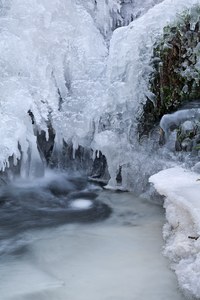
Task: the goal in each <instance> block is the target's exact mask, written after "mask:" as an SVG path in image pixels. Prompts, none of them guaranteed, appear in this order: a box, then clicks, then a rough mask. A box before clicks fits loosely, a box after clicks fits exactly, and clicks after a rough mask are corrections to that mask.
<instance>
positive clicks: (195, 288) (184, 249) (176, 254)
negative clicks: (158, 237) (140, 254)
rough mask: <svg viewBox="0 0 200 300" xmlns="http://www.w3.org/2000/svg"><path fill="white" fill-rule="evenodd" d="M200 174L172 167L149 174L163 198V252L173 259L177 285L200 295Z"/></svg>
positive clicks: (190, 292)
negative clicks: (164, 243)
mask: <svg viewBox="0 0 200 300" xmlns="http://www.w3.org/2000/svg"><path fill="white" fill-rule="evenodd" d="M199 178H200V175H199V174H196V173H192V172H190V171H187V170H184V169H183V168H179V167H175V168H170V169H167V170H164V171H161V172H159V173H157V174H155V175H153V176H151V177H150V179H149V181H150V182H152V183H153V184H154V186H155V188H156V190H157V191H158V192H159V193H160V194H161V195H164V196H165V197H166V199H165V204H164V207H165V209H166V218H167V224H166V225H165V226H164V230H163V235H164V239H165V241H166V246H165V254H166V255H167V256H168V257H169V258H170V260H171V261H172V262H173V268H174V270H175V272H176V275H177V277H178V281H179V285H180V286H181V288H182V289H183V290H184V292H185V293H186V294H187V295H193V296H195V297H197V298H199V297H200V238H199V236H200V181H199Z"/></svg>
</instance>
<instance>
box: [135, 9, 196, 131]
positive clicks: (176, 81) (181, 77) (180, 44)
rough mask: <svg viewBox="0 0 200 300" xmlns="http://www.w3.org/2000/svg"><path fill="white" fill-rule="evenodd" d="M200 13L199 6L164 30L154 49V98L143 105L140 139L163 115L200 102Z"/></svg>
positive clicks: (151, 83) (151, 81)
mask: <svg viewBox="0 0 200 300" xmlns="http://www.w3.org/2000/svg"><path fill="white" fill-rule="evenodd" d="M199 10H200V8H199V6H196V7H194V8H193V10H191V11H188V12H185V13H184V15H182V16H181V17H180V19H179V20H178V21H177V23H176V24H172V25H169V26H167V27H165V28H164V32H163V37H162V39H161V40H160V42H159V43H157V44H156V45H155V48H154V54H153V57H152V61H151V64H152V66H153V69H154V72H153V73H152V76H151V80H150V89H151V91H152V92H153V94H154V95H155V98H154V99H153V101H152V99H151V100H150V99H147V101H146V104H145V105H144V108H143V115H142V116H141V119H140V120H139V127H138V131H139V134H140V136H141V135H146V134H148V133H149V131H150V130H151V129H152V128H153V126H154V125H155V124H156V123H158V121H159V120H160V119H161V117H162V116H163V115H164V114H167V113H171V112H174V111H176V110H177V109H178V108H179V107H180V105H182V104H183V103H184V102H186V101H190V100H193V99H200V87H199V83H200V72H199V68H198V57H199V41H200V22H199V18H196V15H198V13H199ZM195 18H196V19H195Z"/></svg>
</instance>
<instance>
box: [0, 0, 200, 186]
mask: <svg viewBox="0 0 200 300" xmlns="http://www.w3.org/2000/svg"><path fill="white" fill-rule="evenodd" d="M197 2H198V1H196V0H191V1H187V0H164V1H156V0H145V1H143V3H142V5H141V3H140V1H131V0H130V1H122V2H121V1H119V0H109V1H104V0H96V1H93V0H87V1H81V0H76V1H71V0H57V1H53V2H51V3H50V2H49V1H47V0H41V1H37V0H32V1H25V0H15V1H12V0H10V1H4V0H1V2H0V32H1V40H0V52H1V56H0V66H1V68H0V95H1V102H0V114H1V117H0V127H1V131H0V140H1V143H0V168H1V169H2V170H5V168H6V167H9V164H10V162H11V161H12V163H14V165H16V164H17V163H19V161H21V164H22V167H21V172H22V174H24V173H25V174H27V172H28V173H33V174H34V171H27V170H24V168H25V169H26V165H27V159H29V163H28V165H29V166H33V168H34V163H33V162H34V161H35V162H36V164H37V165H40V166H42V161H41V160H40V156H39V153H37V151H38V150H37V145H36V140H37V139H36V136H37V135H38V134H40V133H41V132H43V133H45V134H46V140H47V141H48V138H49V136H48V135H49V131H48V124H49V123H50V124H51V126H52V128H53V131H54V134H55V135H56V138H55V145H54V149H61V148H62V145H63V140H64V141H65V143H67V144H72V145H73V148H74V156H76V150H77V149H78V147H79V146H81V147H83V148H85V149H92V151H93V153H94V156H95V151H101V153H102V154H103V155H105V157H106V160H107V164H108V172H109V174H110V177H111V179H110V182H109V186H111V187H115V186H116V184H117V182H116V175H117V173H118V172H119V168H120V169H121V176H122V185H123V187H124V188H128V189H131V188H133V186H134V184H133V179H132V178H133V177H137V178H138V174H141V173H142V174H143V175H144V174H148V172H149V170H151V169H152V166H151V165H152V161H154V158H153V157H152V158H151V159H148V161H149V162H148V161H147V159H146V158H147V157H148V156H149V155H150V151H149V148H150V146H149V145H147V147H144V149H143V150H142V151H140V150H139V151H138V141H137V140H138V139H137V132H136V127H137V116H138V115H139V114H140V113H141V110H142V104H143V103H144V102H145V101H146V100H145V99H146V96H148V97H149V98H151V94H150V92H149V89H148V79H149V76H150V73H151V71H152V68H151V67H150V64H149V63H150V59H151V56H152V51H153V45H154V42H155V41H156V40H157V39H158V38H159V36H160V34H161V33H162V30H163V27H164V26H165V25H167V24H168V23H169V22H171V21H173V20H174V19H176V18H177V14H178V13H180V12H182V11H183V10H185V9H186V8H190V7H191V6H192V5H193V4H195V3H197ZM163 12H164V13H163ZM127 24H129V25H128V26H125V27H121V28H118V27H120V26H123V25H127ZM116 28H117V29H116ZM113 30H114V32H113ZM28 112H30V113H31V115H32V116H33V117H34V120H33V119H31V117H30V114H28ZM32 123H34V124H32ZM150 160H151V161H150ZM146 161H147V162H146ZM157 161H158V165H159V159H158V158H157ZM144 162H145V163H144ZM154 165H155V164H154ZM149 175H150V174H149ZM140 182H141V176H139V178H138V180H136V185H140ZM141 185H142V183H141Z"/></svg>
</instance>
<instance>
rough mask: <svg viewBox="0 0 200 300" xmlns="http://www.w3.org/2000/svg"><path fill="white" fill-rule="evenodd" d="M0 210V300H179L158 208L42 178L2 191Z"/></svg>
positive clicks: (76, 182)
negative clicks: (164, 248) (164, 255)
mask: <svg viewBox="0 0 200 300" xmlns="http://www.w3.org/2000/svg"><path fill="white" fill-rule="evenodd" d="M14 203H15V205H14ZM7 207H9V211H8V210H7ZM1 210H2V212H1V235H0V237H1V245H0V250H1V259H0V295H1V297H0V299H1V300H8V299H10V300H11V299H12V300H47V299H48V300H68V299H69V300H79V299H80V300H86V299H87V300H94V299H95V300H136V299H137V300H143V299H149V300H157V299H158V300H169V299H173V300H183V299H184V297H183V295H182V294H181V293H180V292H179V290H178V287H177V282H176V278H175V275H174V274H173V272H172V271H170V269H169V265H168V261H167V260H166V259H165V258H164V257H163V256H162V254H161V252H162V246H163V240H162V226H163V222H164V211H163V209H162V207H161V206H159V205H155V204H153V203H148V201H147V200H143V199H139V198H137V197H135V196H134V195H133V194H131V193H121V192H111V191H105V190H102V189H101V188H100V187H98V186H94V185H92V184H88V183H87V181H86V180H85V179H84V178H75V177H74V176H69V175H66V174H53V173H49V174H47V175H46V176H45V177H44V178H43V179H41V180H36V181H32V182H27V181H26V182H24V181H23V182H22V181H21V180H20V181H17V182H15V183H13V184H12V185H10V186H7V187H4V188H2V189H1ZM41 212H42V213H41ZM44 212H45V213H44ZM2 220H3V221H2ZM3 224H4V226H3Z"/></svg>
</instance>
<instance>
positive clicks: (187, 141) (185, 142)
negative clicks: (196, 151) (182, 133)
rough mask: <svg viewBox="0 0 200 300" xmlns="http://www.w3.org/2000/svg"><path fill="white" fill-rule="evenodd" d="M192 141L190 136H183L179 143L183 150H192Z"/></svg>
mask: <svg viewBox="0 0 200 300" xmlns="http://www.w3.org/2000/svg"><path fill="white" fill-rule="evenodd" d="M192 148H193V141H192V140H191V139H190V138H185V139H184V140H183V141H182V143H181V149H182V150H184V151H187V152H189V151H192Z"/></svg>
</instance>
